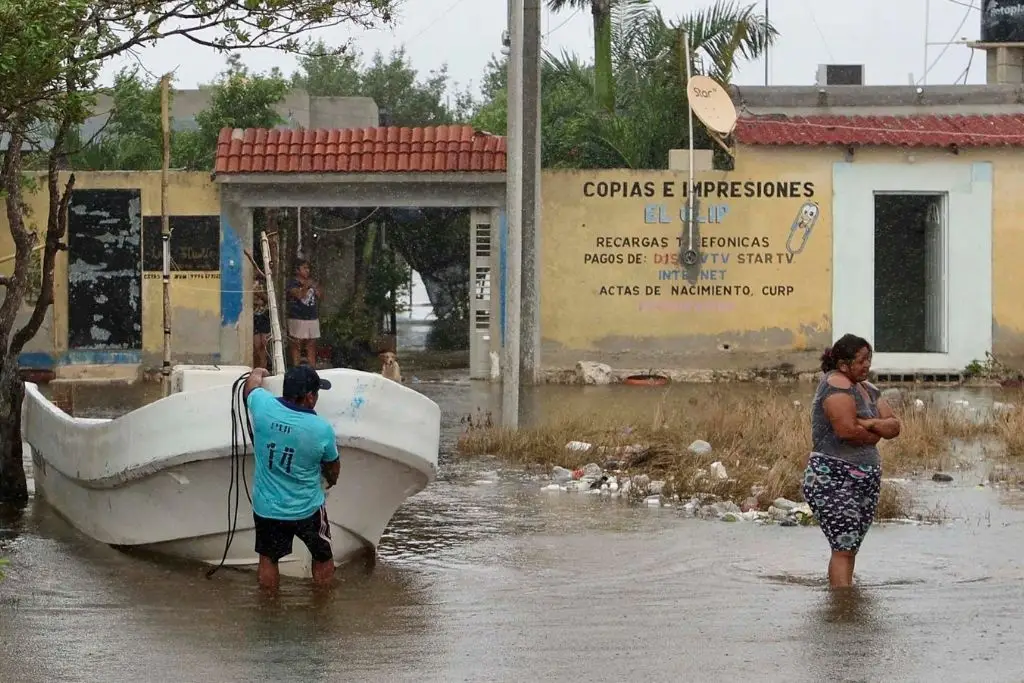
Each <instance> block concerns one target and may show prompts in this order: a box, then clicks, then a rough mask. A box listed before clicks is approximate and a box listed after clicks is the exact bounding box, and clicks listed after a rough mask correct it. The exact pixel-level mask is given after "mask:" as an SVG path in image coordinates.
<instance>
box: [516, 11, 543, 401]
mask: <svg viewBox="0 0 1024 683" xmlns="http://www.w3.org/2000/svg"><path fill="white" fill-rule="evenodd" d="M540 37H541V2H540V0H525V1H524V3H523V67H522V74H523V98H522V103H523V129H522V134H523V272H522V301H521V306H522V309H521V310H522V341H521V343H520V346H519V358H520V361H519V363H520V364H519V373H520V375H519V376H520V381H521V382H522V383H524V384H536V383H537V382H538V381H539V379H540V369H541V361H540V229H541V226H540V220H541V218H540V212H541V201H540V200H541V187H540V175H541V173H540V172H541V163H540V162H541V159H540V85H541V84H540V79H541V40H540Z"/></svg>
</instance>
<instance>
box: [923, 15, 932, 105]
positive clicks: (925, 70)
mask: <svg viewBox="0 0 1024 683" xmlns="http://www.w3.org/2000/svg"><path fill="white" fill-rule="evenodd" d="M931 14H932V3H931V0H924V66H923V67H922V70H921V85H928V22H929V20H930V19H931Z"/></svg>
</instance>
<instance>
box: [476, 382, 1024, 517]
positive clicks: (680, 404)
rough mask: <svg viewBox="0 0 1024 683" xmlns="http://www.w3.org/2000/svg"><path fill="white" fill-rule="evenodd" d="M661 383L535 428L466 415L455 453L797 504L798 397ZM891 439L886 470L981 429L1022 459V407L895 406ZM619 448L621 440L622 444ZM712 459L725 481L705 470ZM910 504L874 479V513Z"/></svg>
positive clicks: (918, 465)
mask: <svg viewBox="0 0 1024 683" xmlns="http://www.w3.org/2000/svg"><path fill="white" fill-rule="evenodd" d="M673 398H676V397H674V396H673V394H672V389H671V388H670V389H667V390H665V392H664V394H663V396H662V399H661V401H660V402H659V403H658V404H657V406H656V407H655V408H654V409H653V410H650V409H648V410H647V411H646V412H636V411H634V412H632V413H631V412H630V407H629V406H628V405H621V404H619V405H613V406H608V407H607V409H606V410H605V411H604V412H601V411H594V412H590V413H589V414H587V415H585V416H580V415H571V416H553V417H552V418H551V419H550V421H548V422H547V423H545V424H542V425H540V426H536V427H532V428H525V429H520V430H517V431H510V430H506V429H502V428H497V427H492V426H490V424H489V423H488V424H486V425H484V426H480V422H479V420H472V419H470V420H467V429H466V431H465V433H464V434H463V436H462V438H461V439H460V441H459V449H458V450H459V453H461V454H464V455H470V456H472V455H482V454H490V455H495V456H498V457H499V458H501V459H503V460H505V461H506V462H509V463H511V464H515V465H520V466H526V467H529V466H543V467H546V468H549V467H551V466H554V465H560V466H563V467H568V468H570V469H575V468H578V467H582V466H584V465H585V464H587V463H591V462H594V463H597V464H598V465H601V466H602V467H606V468H607V467H608V466H609V465H611V464H612V463H617V464H618V467H619V468H620V469H622V470H624V471H625V472H627V473H630V474H639V473H644V474H648V475H650V477H651V478H652V479H659V480H664V481H665V482H666V489H665V493H666V494H679V495H681V496H689V495H693V494H697V493H711V494H716V495H718V496H721V497H723V498H728V499H731V500H734V501H736V502H741V501H743V500H745V499H747V498H749V497H750V496H751V491H752V489H753V490H759V491H760V493H759V495H758V496H757V497H758V500H759V503H760V504H761V505H762V506H765V505H768V504H770V502H771V501H772V500H774V499H775V498H778V497H780V496H782V497H785V498H788V499H790V500H795V501H800V500H803V496H802V495H801V492H800V485H801V481H802V473H803V469H804V467H805V465H806V462H807V456H808V453H809V452H810V449H811V442H810V416H809V410H808V407H807V405H806V404H803V405H801V404H796V403H794V401H793V399H792V398H791V397H786V396H784V395H782V394H781V393H779V392H778V391H776V390H773V389H768V390H766V391H764V392H760V393H757V394H754V395H750V394H746V395H737V393H736V392H734V391H729V389H728V388H710V389H708V390H707V391H706V392H704V393H703V394H701V395H700V397H691V398H688V399H686V400H682V401H680V400H678V398H676V400H675V401H673V400H672V399H673ZM898 412H899V414H900V417H901V418H902V433H901V435H900V437H899V438H898V439H896V440H894V441H891V442H884V443H883V444H882V445H881V452H882V459H883V463H884V469H885V474H886V476H887V477H893V476H900V475H904V474H910V473H919V472H922V471H925V470H948V469H952V468H953V467H954V466H955V465H957V464H958V463H957V457H958V456H957V454H956V453H954V451H953V449H952V448H951V440H952V439H961V440H971V439H975V438H979V437H982V436H989V437H996V438H999V439H1001V440H1003V441H1004V442H1005V443H1006V446H1007V452H1008V453H1015V454H1017V456H1016V457H1021V458H1022V459H1024V411H1022V410H1014V411H1012V412H1009V413H1006V414H1004V415H1002V416H1000V417H999V418H998V419H978V418H976V417H973V416H972V415H971V414H970V413H968V412H967V411H965V410H963V409H960V408H959V407H957V406H952V407H949V408H943V407H941V406H938V405H937V404H935V403H932V402H926V403H925V405H924V406H917V407H916V406H914V405H913V404H910V405H907V406H906V407H902V408H899V409H898ZM697 439H701V440H704V441H707V442H708V443H710V444H712V446H713V451H712V452H711V453H709V454H707V455H697V454H694V453H691V452H690V451H689V450H688V446H689V445H690V444H691V443H692V442H693V441H694V440H697ZM570 441H582V442H586V443H589V444H592V446H593V447H592V448H591V449H590V450H589V451H574V450H570V449H567V448H566V444H567V443H569V442H570ZM627 447H629V448H628V449H627ZM715 461H720V462H721V463H722V464H723V465H724V466H725V468H726V471H727V473H728V475H729V478H728V479H727V480H721V481H719V480H715V479H713V478H712V477H709V476H707V474H708V472H709V471H710V465H711V463H713V462H715ZM912 508H913V501H912V500H911V497H910V495H909V493H908V492H907V491H906V490H905V489H902V488H900V487H898V486H897V485H895V484H893V483H892V482H885V483H884V484H883V495H882V499H881V501H880V504H879V518H894V517H907V516H910V512H911V510H912Z"/></svg>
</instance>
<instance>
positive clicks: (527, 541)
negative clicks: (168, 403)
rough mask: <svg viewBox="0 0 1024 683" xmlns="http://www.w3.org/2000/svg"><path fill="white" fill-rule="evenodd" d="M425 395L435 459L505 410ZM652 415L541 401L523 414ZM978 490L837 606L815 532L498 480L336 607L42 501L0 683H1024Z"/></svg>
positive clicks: (579, 398) (1012, 508)
mask: <svg viewBox="0 0 1024 683" xmlns="http://www.w3.org/2000/svg"><path fill="white" fill-rule="evenodd" d="M412 386H415V387H416V388H418V389H420V390H421V391H423V392H424V393H426V394H428V395H430V396H431V397H433V398H434V399H435V400H437V401H438V402H439V403H440V404H441V405H442V407H443V420H444V424H445V430H444V431H445V446H444V447H445V449H450V447H451V445H452V443H453V442H454V439H455V438H456V437H457V434H458V430H459V420H460V418H461V417H462V416H464V415H465V414H467V413H469V412H471V411H472V410H473V409H474V408H475V407H476V406H478V405H481V406H485V405H488V402H489V401H493V400H495V397H496V395H497V393H498V391H499V390H497V389H495V388H493V387H490V386H488V385H486V384H470V383H469V382H466V381H463V380H458V379H454V380H449V381H437V378H436V377H435V379H434V380H432V381H429V382H422V383H418V384H413V385H412ZM737 390H755V389H737ZM147 391H148V392H151V393H148V394H147V393H146V392H147ZM701 391H707V388H705V387H685V388H682V387H680V388H675V389H673V394H672V395H673V396H676V395H678V396H685V395H688V392H701ZM792 391H794V396H795V397H799V396H800V395H801V393H803V394H807V393H809V391H810V390H809V388H808V387H806V386H804V387H794V388H792ZM677 392H678V393H677ZM947 393H948V392H947ZM949 395H950V396H953V397H961V396H969V400H971V401H972V404H975V403H977V404H979V405H981V404H983V403H984V402H985V401H988V400H991V396H990V395H986V394H984V393H979V392H973V393H972V392H967V393H961V394H949ZM152 396H153V393H152V390H151V389H142V390H140V389H137V388H136V389H131V390H120V391H110V390H106V391H99V390H83V391H79V392H78V393H77V395H76V399H75V400H76V410H77V411H78V412H80V413H85V412H89V413H90V414H93V415H102V414H116V413H118V412H121V411H123V410H124V409H125V407H126V406H127V405H130V404H135V403H138V402H139V401H142V400H147V399H148V398H152ZM662 400H664V398H663V391H662V390H650V389H637V388H621V387H619V388H605V387H594V388H587V389H580V388H566V387H542V388H539V389H537V390H536V391H531V392H529V393H528V394H527V395H526V396H524V411H525V412H527V413H528V414H530V415H534V416H539V415H551V414H554V413H558V412H563V413H564V412H565V411H571V410H587V409H588V408H592V407H593V406H594V405H597V404H602V405H603V406H605V407H606V406H607V405H609V404H611V405H614V404H615V403H616V402H623V404H629V405H632V406H635V405H643V402H650V405H651V406H652V407H654V406H656V405H658V403H659V402H660V401H662ZM997 400H1003V399H997ZM491 405H492V407H491V409H492V410H493V411H494V414H495V415H497V414H499V411H498V409H497V407H496V406H493V404H491ZM980 478H981V477H980V476H979V475H976V474H971V473H965V474H962V475H959V476H958V477H957V480H956V481H955V482H954V484H953V485H939V484H933V483H932V482H930V481H928V482H922V483H920V484H919V485H917V487H916V489H915V490H916V494H917V496H918V497H919V498H920V499H921V500H922V502H923V503H924V504H926V505H929V506H932V505H939V506H942V507H945V508H946V510H947V512H948V514H950V515H951V516H952V520H951V521H950V522H949V523H947V524H943V525H936V526H912V525H897V524H893V525H881V526H876V527H875V528H874V529H873V530H872V531H871V533H870V535H869V537H868V539H867V541H866V543H865V545H864V548H863V554H862V556H861V558H860V563H859V566H858V580H859V582H860V589H859V590H858V591H857V593H856V594H851V595H849V596H846V597H844V598H842V599H837V598H835V597H833V596H831V595H830V594H829V592H828V591H827V590H826V589H825V585H824V581H823V569H824V563H825V560H826V555H827V552H826V550H827V547H826V544H825V541H824V538H823V536H822V535H821V532H820V531H819V530H818V529H815V528H781V527H761V526H756V525H752V524H725V523H721V522H706V521H700V520H694V519H684V518H681V517H680V516H678V515H677V514H676V513H675V512H673V511H672V510H669V509H653V510H652V509H647V508H641V509H631V508H628V507H626V506H625V505H622V504H619V503H617V502H615V501H609V500H607V499H601V498H600V497H590V496H575V495H569V494H560V495H553V494H548V493H543V492H541V491H540V490H539V489H540V482H538V481H536V480H533V479H531V478H530V477H529V476H527V475H524V474H521V473H517V472H513V471H506V470H502V469H501V468H500V467H499V466H498V464H497V463H495V462H492V461H487V460H481V461H478V462H458V463H454V462H451V461H450V460H449V459H447V458H446V459H445V462H444V466H443V468H442V476H441V478H440V479H439V481H437V482H436V483H435V484H434V485H432V486H430V487H429V488H428V489H427V490H426V491H424V492H423V493H421V494H420V495H418V496H415V497H414V498H412V499H410V500H409V501H408V503H407V504H406V505H405V506H403V507H402V508H401V509H400V510H399V512H398V514H397V515H396V517H395V518H394V520H393V522H392V524H391V525H390V527H389V528H388V530H387V532H386V533H385V536H384V538H383V540H382V542H381V546H380V549H379V553H378V558H377V562H376V564H375V566H369V565H361V566H355V567H350V568H346V569H345V570H343V571H342V572H341V573H340V577H339V580H338V583H337V585H336V586H335V588H334V589H333V590H332V591H331V592H330V593H329V594H326V595H317V594H314V593H313V592H312V590H311V589H310V587H309V585H308V584H307V583H306V582H303V581H296V582H287V583H285V585H284V586H283V588H282V591H281V593H280V595H279V596H278V597H277V598H275V599H268V598H264V597H262V596H261V595H260V594H259V592H258V590H257V589H256V587H255V585H254V577H253V576H252V575H251V574H248V573H243V572H235V571H230V570H223V571H221V572H219V573H217V574H216V575H215V576H214V577H213V578H212V579H210V580H207V579H206V578H205V577H204V573H205V571H204V569H203V568H201V567H196V566H192V565H187V564H174V563H170V562H167V561H165V560H157V559H153V558H150V557H138V556H135V555H132V554H127V553H123V552H119V551H115V550H113V549H110V548H108V547H106V546H102V545H99V544H96V543H94V542H92V541H90V540H89V539H87V538H84V537H82V536H81V535H80V534H78V533H76V532H75V531H74V530H73V529H71V528H70V527H69V525H68V524H67V523H66V522H64V521H63V520H61V519H60V518H58V517H57V516H55V515H54V514H53V513H52V512H51V511H50V509H49V508H48V507H47V506H46V505H45V503H43V502H42V501H34V502H33V504H32V505H31V506H30V507H29V509H28V510H26V511H25V513H24V514H23V515H21V516H11V515H7V516H4V517H2V518H0V554H2V555H4V556H6V557H8V558H9V559H10V561H11V565H10V567H9V572H8V573H9V576H8V578H7V580H6V581H4V582H3V583H0V681H24V682H26V683H28V682H34V681H46V682H50V681H103V682H107V681H138V680H142V681H160V682H162V681H168V682H171V681H174V682H178V681H197V682H199V681H202V682H203V683H207V682H208V681H541V680H544V681H547V680H555V681H577V680H579V681H622V680H644V681H675V680H680V679H684V680H687V679H688V680H699V681H730V680H767V681H784V682H787V683H795V682H798V681H822V682H824V681H929V682H932V681H937V680H942V681H979V682H982V681H984V682H994V681H1022V680H1024V657H1022V656H1021V646H1022V645H1024V611H1022V609H1021V607H1022V605H1024V559H1022V557H1021V554H1020V547H1021V541H1022V539H1024V499H1018V498H1015V497H1014V494H1008V493H999V492H998V491H994V490H992V489H991V488H988V487H979V486H978V483H979V481H980Z"/></svg>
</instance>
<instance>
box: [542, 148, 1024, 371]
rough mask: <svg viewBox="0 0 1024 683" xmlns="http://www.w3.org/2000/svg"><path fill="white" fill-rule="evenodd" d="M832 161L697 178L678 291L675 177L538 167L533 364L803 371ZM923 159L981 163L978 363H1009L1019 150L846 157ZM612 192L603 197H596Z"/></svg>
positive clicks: (820, 321)
mask: <svg viewBox="0 0 1024 683" xmlns="http://www.w3.org/2000/svg"><path fill="white" fill-rule="evenodd" d="M844 160H846V152H845V150H842V149H838V148H793V147H789V148H786V147H777V148H741V149H740V150H739V153H738V155H737V159H736V169H735V171H732V172H719V171H716V172H706V173H699V174H697V178H696V180H697V181H698V182H699V183H701V187H702V188H704V189H705V190H706V191H705V192H704V194H705V195H706V196H704V197H703V198H702V199H701V208H700V213H699V216H700V218H701V220H702V221H703V222H702V223H701V224H700V228H699V240H698V244H699V245H700V249H699V251H700V252H701V258H702V259H703V264H702V265H701V267H700V273H699V274H698V276H697V278H698V279H697V280H696V281H695V282H694V283H693V284H691V283H690V282H687V281H686V280H684V279H682V278H683V274H682V273H681V272H680V270H679V266H678V265H677V255H678V253H679V246H680V243H679V239H680V238H681V237H682V236H683V232H684V223H683V221H682V220H681V210H683V209H685V206H686V199H685V197H684V194H683V188H684V187H685V184H686V174H685V173H677V172H670V171H629V170H614V171H546V172H545V174H544V182H543V217H542V220H543V231H542V250H541V267H542V283H541V288H542V292H541V334H542V338H543V359H542V360H543V364H544V366H545V367H548V368H566V367H571V366H572V365H573V364H574V363H575V362H576V361H578V360H597V361H601V362H605V363H608V364H610V365H612V366H614V367H617V368H631V369H652V368H663V369H668V368H679V369H723V370H724V369H757V368H771V367H776V366H778V365H780V364H793V365H794V366H795V368H796V369H797V370H812V369H814V368H815V367H816V365H817V358H818V355H819V354H820V351H821V349H822V348H823V347H825V346H826V345H827V344H829V343H831V339H832V329H831V311H832V272H831V271H832V214H831V207H832V165H833V163H834V162H839V161H844ZM930 160H935V161H938V160H942V161H944V162H946V163H949V162H950V161H951V160H956V161H957V162H962V163H964V164H970V163H972V162H976V161H991V162H992V163H993V167H994V169H995V170H994V174H995V191H994V192H995V196H994V201H993V213H994V216H993V308H994V310H993V331H994V342H993V353H994V354H995V355H996V356H997V357H999V358H1000V359H1002V360H1006V361H1008V362H1011V363H1014V364H1019V365H1024V307H1021V306H1020V305H1019V303H1017V302H1018V301H1019V296H1020V295H1019V290H1020V284H1021V279H1020V265H1019V256H1020V255H1021V254H1024V225H1022V224H1021V223H1020V220H1019V216H1021V215H1022V212H1024V196H1022V195H1021V193H1020V192H1019V190H1017V189H1016V188H1018V187H1020V184H1021V181H1022V180H1024V154H1022V153H1021V152H1020V151H1016V150H977V151H961V153H960V154H959V155H953V154H951V153H950V152H947V151H943V150H901V149H867V150H858V151H857V152H856V155H855V157H854V159H853V161H854V163H856V162H858V161H863V162H865V163H880V162H881V163H893V164H922V163H927V162H928V161H930ZM766 187H771V190H768V191H766V189H765V188H766ZM781 187H784V188H785V190H786V192H784V193H782V192H780V191H779V189H780V188H781ZM613 189H614V193H613V194H614V196H601V195H602V192H606V193H608V192H609V191H610V190H613ZM769 192H771V194H772V195H773V196H766V195H767V194H768V193H769ZM783 194H784V195H787V196H780V195H783ZM808 202H813V203H816V204H817V205H818V207H819V214H820V215H819V216H818V219H817V222H816V223H815V225H814V227H813V230H812V231H811V233H810V236H809V238H808V239H807V241H806V244H805V246H804V248H803V250H802V251H800V250H799V242H800V238H801V237H802V235H803V233H804V231H803V230H802V229H798V230H795V231H794V230H793V227H794V221H795V220H796V219H797V215H798V213H800V211H801V207H803V206H804V205H805V203H808ZM950 228H951V229H954V230H955V229H965V227H964V226H950ZM967 229H969V228H967ZM791 233H794V240H793V242H791V243H790V244H789V246H788V247H787V240H788V239H789V237H790V235H791ZM872 248H873V245H871V244H865V245H864V249H872ZM949 267H950V268H955V267H956V258H955V255H953V256H952V257H951V258H950V261H949ZM866 295H867V296H870V295H871V294H870V293H866ZM951 323H952V324H955V321H951Z"/></svg>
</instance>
